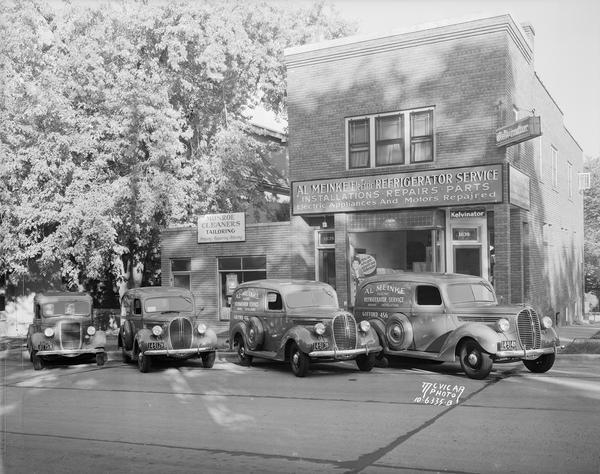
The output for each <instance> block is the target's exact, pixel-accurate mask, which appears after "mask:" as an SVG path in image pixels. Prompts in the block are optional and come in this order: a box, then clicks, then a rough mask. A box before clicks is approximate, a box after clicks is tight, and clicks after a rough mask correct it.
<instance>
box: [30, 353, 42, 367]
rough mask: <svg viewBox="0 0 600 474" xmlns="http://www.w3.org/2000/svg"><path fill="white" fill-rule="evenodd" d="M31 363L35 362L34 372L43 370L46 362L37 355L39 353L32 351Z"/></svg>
mask: <svg viewBox="0 0 600 474" xmlns="http://www.w3.org/2000/svg"><path fill="white" fill-rule="evenodd" d="M31 362H33V370H42V369H43V368H44V361H43V360H42V358H41V357H40V356H39V355H37V351H31Z"/></svg>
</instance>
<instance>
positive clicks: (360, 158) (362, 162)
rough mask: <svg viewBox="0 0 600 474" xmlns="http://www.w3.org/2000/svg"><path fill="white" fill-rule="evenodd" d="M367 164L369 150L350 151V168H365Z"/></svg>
mask: <svg viewBox="0 0 600 474" xmlns="http://www.w3.org/2000/svg"><path fill="white" fill-rule="evenodd" d="M368 166H369V150H366V151H350V168H367V167H368Z"/></svg>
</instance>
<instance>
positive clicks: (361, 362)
mask: <svg viewBox="0 0 600 474" xmlns="http://www.w3.org/2000/svg"><path fill="white" fill-rule="evenodd" d="M356 365H357V366H358V368H359V370H360V371H361V372H370V371H371V369H373V366H374V365H375V354H369V355H367V354H361V355H359V356H358V357H357V358H356Z"/></svg>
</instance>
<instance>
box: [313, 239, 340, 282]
mask: <svg viewBox="0 0 600 474" xmlns="http://www.w3.org/2000/svg"><path fill="white" fill-rule="evenodd" d="M315 244H316V245H315V246H316V251H315V256H316V262H315V273H316V275H315V277H316V280H318V281H323V282H325V283H329V284H330V285H331V286H333V288H335V283H336V282H335V232H334V231H333V230H318V231H316V232H315Z"/></svg>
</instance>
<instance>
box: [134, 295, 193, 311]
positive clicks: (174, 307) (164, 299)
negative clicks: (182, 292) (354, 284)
mask: <svg viewBox="0 0 600 474" xmlns="http://www.w3.org/2000/svg"><path fill="white" fill-rule="evenodd" d="M144 309H145V310H146V313H164V312H166V311H174V312H179V311H186V312H190V311H192V310H193V304H192V300H191V299H190V298H186V297H184V296H161V297H157V298H148V299H147V300H146V301H145V302H144Z"/></svg>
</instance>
